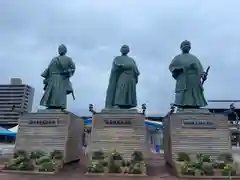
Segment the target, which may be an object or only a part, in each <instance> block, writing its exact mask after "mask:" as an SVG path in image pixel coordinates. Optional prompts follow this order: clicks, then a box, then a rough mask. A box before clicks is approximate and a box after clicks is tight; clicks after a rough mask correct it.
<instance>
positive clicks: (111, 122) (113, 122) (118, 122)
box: [104, 119, 132, 125]
mask: <svg viewBox="0 0 240 180" xmlns="http://www.w3.org/2000/svg"><path fill="white" fill-rule="evenodd" d="M104 122H105V124H109V125H129V124H132V122H131V120H130V119H126V120H104Z"/></svg>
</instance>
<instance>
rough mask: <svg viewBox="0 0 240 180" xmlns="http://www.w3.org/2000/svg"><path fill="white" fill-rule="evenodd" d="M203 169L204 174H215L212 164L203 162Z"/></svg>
mask: <svg viewBox="0 0 240 180" xmlns="http://www.w3.org/2000/svg"><path fill="white" fill-rule="evenodd" d="M202 170H203V172H204V174H205V175H207V176H213V175H214V171H213V165H212V164H203V165H202Z"/></svg>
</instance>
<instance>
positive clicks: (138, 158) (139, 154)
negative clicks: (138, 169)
mask: <svg viewBox="0 0 240 180" xmlns="http://www.w3.org/2000/svg"><path fill="white" fill-rule="evenodd" d="M132 160H133V161H143V160H144V159H143V153H142V152H141V151H134V152H133V153H132Z"/></svg>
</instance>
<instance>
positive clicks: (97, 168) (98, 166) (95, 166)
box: [88, 161, 104, 173]
mask: <svg viewBox="0 0 240 180" xmlns="http://www.w3.org/2000/svg"><path fill="white" fill-rule="evenodd" d="M88 172H90V173H104V167H103V165H102V163H101V162H99V161H98V162H92V163H91V165H90V167H88Z"/></svg>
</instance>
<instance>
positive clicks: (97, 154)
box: [92, 150, 105, 160]
mask: <svg viewBox="0 0 240 180" xmlns="http://www.w3.org/2000/svg"><path fill="white" fill-rule="evenodd" d="M104 158H105V157H104V152H103V151H100V150H99V151H95V152H93V154H92V159H93V160H104Z"/></svg>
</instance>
